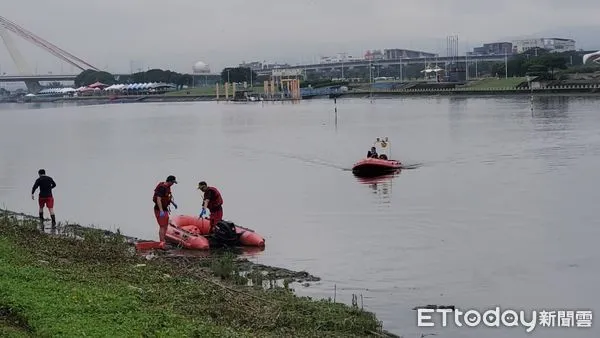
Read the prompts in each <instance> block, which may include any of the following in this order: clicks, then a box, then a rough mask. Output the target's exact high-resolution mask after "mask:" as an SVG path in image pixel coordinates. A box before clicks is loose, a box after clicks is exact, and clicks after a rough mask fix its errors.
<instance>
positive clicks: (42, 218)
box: [40, 212, 44, 231]
mask: <svg viewBox="0 0 600 338" xmlns="http://www.w3.org/2000/svg"><path fill="white" fill-rule="evenodd" d="M40 227H41V228H42V231H44V213H43V212H40Z"/></svg>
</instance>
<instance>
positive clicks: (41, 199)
mask: <svg viewBox="0 0 600 338" xmlns="http://www.w3.org/2000/svg"><path fill="white" fill-rule="evenodd" d="M38 175H39V177H38V178H37V179H36V180H35V183H34V184H33V187H32V188H31V199H32V200H35V196H34V194H35V191H36V190H37V189H38V188H40V193H39V195H38V205H39V207H40V210H39V215H40V223H41V224H42V225H43V224H44V206H46V207H48V211H49V212H50V218H52V227H55V226H56V216H55V215H54V196H53V195H52V189H54V188H56V183H55V182H54V180H53V179H52V177H50V176H47V175H46V170H44V169H40V170H38Z"/></svg>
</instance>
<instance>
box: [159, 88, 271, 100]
mask: <svg viewBox="0 0 600 338" xmlns="http://www.w3.org/2000/svg"><path fill="white" fill-rule="evenodd" d="M243 89H244V88H243V87H240V86H237V87H236V91H240V90H243ZM245 90H248V91H250V92H253V93H257V94H261V93H263V92H264V88H263V87H252V88H247V89H245ZM165 95H166V96H204V95H210V96H214V97H216V95H217V92H216V88H215V87H214V86H211V87H197V88H187V89H182V90H177V91H172V92H167V93H166V94H165ZM231 95H232V90H231V86H230V87H229V96H231ZM219 97H222V98H224V97H225V88H224V87H223V85H220V86H219Z"/></svg>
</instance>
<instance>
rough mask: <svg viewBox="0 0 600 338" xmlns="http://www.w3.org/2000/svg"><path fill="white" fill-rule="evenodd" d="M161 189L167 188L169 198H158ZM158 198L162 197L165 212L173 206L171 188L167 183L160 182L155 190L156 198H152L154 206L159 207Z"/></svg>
mask: <svg viewBox="0 0 600 338" xmlns="http://www.w3.org/2000/svg"><path fill="white" fill-rule="evenodd" d="M160 187H165V189H166V190H167V196H166V197H164V196H158V188H160ZM157 197H162V198H161V201H160V202H161V203H160V204H162V207H163V210H167V208H168V207H169V204H171V187H169V185H168V184H167V183H166V182H160V183H159V184H158V185H157V186H156V188H154V196H152V202H154V206H156V207H158V203H157V201H158V199H157Z"/></svg>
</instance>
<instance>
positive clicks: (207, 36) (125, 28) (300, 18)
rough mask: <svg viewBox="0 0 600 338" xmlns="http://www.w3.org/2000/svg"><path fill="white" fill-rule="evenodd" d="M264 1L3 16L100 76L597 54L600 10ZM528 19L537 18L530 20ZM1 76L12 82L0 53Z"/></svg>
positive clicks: (84, 7)
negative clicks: (453, 45) (504, 48)
mask: <svg viewBox="0 0 600 338" xmlns="http://www.w3.org/2000/svg"><path fill="white" fill-rule="evenodd" d="M374 1H375V2H365V1H358V0H345V1H344V2H342V1H341V0H328V1H324V2H315V1H309V2H306V3H304V2H302V3H281V2H273V1H268V0H253V1H252V2H247V1H241V0H223V1H219V2H196V1H191V0H175V1H172V2H169V3H168V5H166V4H165V3H149V2H148V1H142V0H130V1H127V2H123V1H117V0H104V1H102V2H100V3H96V2H81V1H74V0H54V1H52V2H45V1H39V0H21V1H14V0H12V1H11V0H7V2H10V6H6V9H4V11H3V13H2V15H3V16H5V17H6V18H8V19H10V20H12V21H14V22H16V23H17V24H19V25H21V26H23V27H25V28H27V29H28V30H30V31H31V32H33V33H35V34H37V35H39V36H41V37H42V38H44V39H46V40H48V41H50V42H52V43H54V44H56V45H58V46H60V47H61V48H63V49H65V50H67V51H69V52H71V53H73V54H75V55H77V56H78V57H80V58H82V59H84V60H86V61H88V62H90V63H91V64H93V65H95V66H96V67H98V68H100V69H107V70H108V71H110V72H115V73H128V72H130V71H131V69H133V70H134V71H136V70H138V69H142V70H146V69H148V68H162V69H171V70H173V71H178V72H184V73H190V72H191V71H192V66H193V64H194V63H195V62H196V61H200V60H201V61H204V62H206V63H207V64H208V65H209V66H210V68H211V70H212V71H213V72H219V71H220V70H221V69H222V68H224V67H227V66H236V65H238V64H239V63H242V62H244V61H246V62H252V61H263V60H266V61H267V62H278V63H289V64H292V65H295V64H299V63H312V62H315V61H316V62H318V59H319V58H320V56H327V55H335V54H337V53H348V54H349V55H353V56H356V57H360V56H362V55H363V54H364V52H365V51H366V50H376V49H386V48H390V49H391V48H401V49H411V50H422V51H425V52H431V53H438V54H440V55H445V51H446V36H448V35H453V34H457V35H458V36H459V52H460V54H464V53H465V52H466V51H468V50H472V48H473V47H477V46H480V45H482V44H483V43H488V42H502V41H509V42H510V41H513V40H515V39H517V38H524V37H533V36H535V37H559V38H570V39H574V40H576V41H577V48H578V49H579V48H582V49H596V48H598V49H600V38H598V37H597V34H595V32H597V31H598V28H600V25H599V24H597V18H596V13H598V12H600V3H597V2H595V1H591V0H581V1H578V3H577V6H573V5H572V4H571V3H565V2H561V1H558V0H539V1H536V2H535V3H528V2H525V3H523V2H517V1H516V0H506V1H503V2H496V3H495V5H494V7H493V15H492V14H490V6H489V5H486V4H484V3H482V2H480V1H474V0H461V1H459V0H448V1H445V2H443V3H440V2H437V1H433V0H431V1H423V0H422V1H404V2H398V1H393V0H374ZM532 15H535V20H533V19H532ZM14 40H15V43H16V45H17V46H18V48H19V50H20V51H21V53H22V54H23V55H25V58H26V61H27V63H28V64H29V67H30V68H31V69H32V70H35V69H36V68H37V69H38V73H41V72H46V73H47V72H52V73H54V74H57V73H61V72H64V73H77V70H76V69H73V67H71V66H69V65H67V64H64V63H63V62H61V61H59V60H57V59H56V58H55V57H54V56H52V55H50V54H48V53H47V52H45V51H43V50H41V49H39V48H38V47H37V46H34V45H31V44H30V43H29V42H27V41H23V40H22V39H20V38H16V37H15V38H14ZM0 72H7V73H12V74H16V73H17V71H16V67H15V65H14V62H13V61H12V59H11V57H10V55H9V54H8V53H7V51H6V48H5V47H4V45H3V46H1V47H0Z"/></svg>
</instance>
